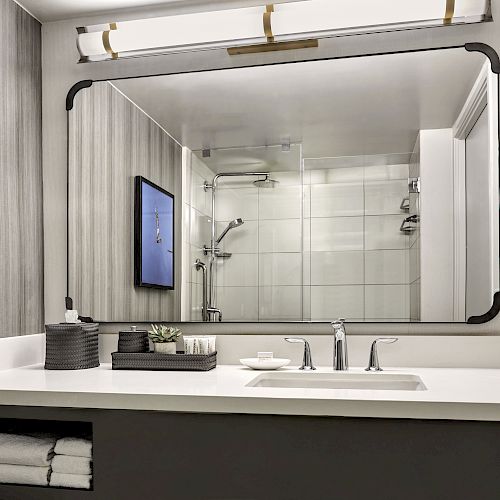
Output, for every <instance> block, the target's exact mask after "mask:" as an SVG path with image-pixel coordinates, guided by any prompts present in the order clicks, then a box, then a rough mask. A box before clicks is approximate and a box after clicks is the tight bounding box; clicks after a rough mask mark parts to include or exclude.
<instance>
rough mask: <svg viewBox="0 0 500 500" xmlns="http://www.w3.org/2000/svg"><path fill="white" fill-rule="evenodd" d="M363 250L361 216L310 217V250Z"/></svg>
mask: <svg viewBox="0 0 500 500" xmlns="http://www.w3.org/2000/svg"><path fill="white" fill-rule="evenodd" d="M345 250H363V217H333V218H322V219H311V251H313V252H331V251H345Z"/></svg>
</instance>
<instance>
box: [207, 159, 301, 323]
mask: <svg viewBox="0 0 500 500" xmlns="http://www.w3.org/2000/svg"><path fill="white" fill-rule="evenodd" d="M272 178H273V179H275V180H277V181H279V185H278V186H277V187H276V188H274V189H262V188H257V187H255V186H254V185H253V180H254V179H253V178H251V179H248V178H247V179H244V178H239V179H238V181H233V182H221V184H220V188H219V189H218V191H217V203H216V219H217V234H220V233H221V232H222V231H223V229H224V228H225V227H226V226H227V223H228V222H229V221H230V220H233V219H235V218H237V217H241V218H242V219H243V220H244V221H245V223H244V224H243V225H242V226H240V227H238V228H236V229H233V230H232V231H230V232H229V233H228V234H227V236H226V237H225V238H224V240H223V241H222V244H221V247H222V249H223V250H224V251H225V252H230V253H232V256H231V258H229V259H220V260H219V263H218V271H217V297H218V306H219V307H220V308H221V309H222V310H223V313H224V318H225V319H226V320H247V321H257V320H259V321H280V320H297V321H300V320H302V319H303V312H302V304H303V297H302V294H303V289H302V224H303V222H302V205H303V204H302V180H301V174H300V171H299V165H297V171H295V172H273V173H272Z"/></svg>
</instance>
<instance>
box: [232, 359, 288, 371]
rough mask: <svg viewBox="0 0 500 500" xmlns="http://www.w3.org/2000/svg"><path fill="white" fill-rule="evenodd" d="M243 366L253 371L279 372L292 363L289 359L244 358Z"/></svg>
mask: <svg viewBox="0 0 500 500" xmlns="http://www.w3.org/2000/svg"><path fill="white" fill-rule="evenodd" d="M240 363H241V364H242V365H245V366H247V367H248V368H251V369H252V370H278V369H279V368H283V367H284V366H286V365H288V364H289V363H290V360H289V359H284V358H268V359H259V358H244V359H240Z"/></svg>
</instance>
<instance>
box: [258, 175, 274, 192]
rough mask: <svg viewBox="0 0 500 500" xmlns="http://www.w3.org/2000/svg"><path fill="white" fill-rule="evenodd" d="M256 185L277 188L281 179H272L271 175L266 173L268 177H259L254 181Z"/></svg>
mask: <svg viewBox="0 0 500 500" xmlns="http://www.w3.org/2000/svg"><path fill="white" fill-rule="evenodd" d="M253 184H254V186H255V187H258V188H264V189H266V188H271V189H272V188H275V187H276V186H277V185H278V184H279V181H275V180H273V179H270V178H269V175H266V178H265V179H259V180H257V181H254V182H253Z"/></svg>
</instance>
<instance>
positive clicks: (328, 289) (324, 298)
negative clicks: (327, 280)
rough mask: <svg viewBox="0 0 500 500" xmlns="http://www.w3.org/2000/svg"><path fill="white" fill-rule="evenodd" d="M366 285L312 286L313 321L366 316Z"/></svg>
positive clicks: (358, 318) (355, 318) (360, 318)
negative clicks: (364, 302)
mask: <svg viewBox="0 0 500 500" xmlns="http://www.w3.org/2000/svg"><path fill="white" fill-rule="evenodd" d="M363 297H364V286H363V285H345V286H311V318H312V320H313V321H332V320H334V319H336V318H340V317H341V318H346V319H349V320H351V321H355V320H363V318H364V304H363V300H364V298H363Z"/></svg>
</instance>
